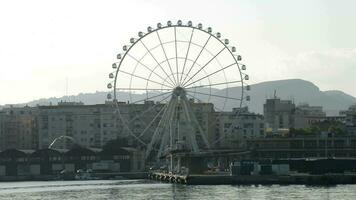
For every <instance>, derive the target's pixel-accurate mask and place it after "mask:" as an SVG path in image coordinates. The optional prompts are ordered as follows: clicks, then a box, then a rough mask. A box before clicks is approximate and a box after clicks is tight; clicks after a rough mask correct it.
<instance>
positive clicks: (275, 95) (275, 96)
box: [273, 90, 277, 99]
mask: <svg viewBox="0 0 356 200" xmlns="http://www.w3.org/2000/svg"><path fill="white" fill-rule="evenodd" d="M276 93H277V91H276V90H274V94H273V97H274V98H275V99H277V94H276Z"/></svg>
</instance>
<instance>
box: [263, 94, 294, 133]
mask: <svg viewBox="0 0 356 200" xmlns="http://www.w3.org/2000/svg"><path fill="white" fill-rule="evenodd" d="M294 110H295V104H294V103H293V102H292V101H290V100H281V99H279V98H276V97H275V98H273V99H267V100H266V103H265V104H264V105H263V114H264V117H265V123H266V127H267V128H269V129H271V131H273V132H275V131H278V129H289V128H292V127H293V126H294V119H293V113H294Z"/></svg>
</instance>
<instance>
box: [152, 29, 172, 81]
mask: <svg viewBox="0 0 356 200" xmlns="http://www.w3.org/2000/svg"><path fill="white" fill-rule="evenodd" d="M156 34H157V37H158V40H159V43H160V44H161V47H162V50H163V53H164V56H165V57H166V60H167V63H168V67H169V69H170V70H171V73H172V74H173V75H174V72H173V70H172V67H171V64H170V62H169V60H168V57H167V53H166V50H165V49H164V46H163V44H162V40H161V36H159V33H158V31H156ZM173 80H174V83H175V85H177V80H176V79H175V78H174V76H173Z"/></svg>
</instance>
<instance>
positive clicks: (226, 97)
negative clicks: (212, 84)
mask: <svg viewBox="0 0 356 200" xmlns="http://www.w3.org/2000/svg"><path fill="white" fill-rule="evenodd" d="M187 91H188V92H192V91H189V90H187ZM194 93H196V94H201V95H205V96H213V97H219V98H224V99H232V100H238V101H241V100H242V99H240V98H234V97H229V96H221V95H216V94H207V93H203V92H197V91H194Z"/></svg>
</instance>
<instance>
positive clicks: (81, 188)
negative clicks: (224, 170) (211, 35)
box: [0, 180, 356, 200]
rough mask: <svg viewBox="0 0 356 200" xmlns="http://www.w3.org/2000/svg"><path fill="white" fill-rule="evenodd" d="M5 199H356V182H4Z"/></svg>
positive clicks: (1, 187) (0, 189)
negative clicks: (321, 184) (313, 184)
mask: <svg viewBox="0 0 356 200" xmlns="http://www.w3.org/2000/svg"><path fill="white" fill-rule="evenodd" d="M0 199H1V200H8V199H9V200H10V199H11V200H23V199H26V200H27V199H28V200H73V199H85V200H94V199H95V200H96V199H130V200H131V199H132V200H135V199H155V200H156V199H158V200H159V199H192V200H195V199H199V200H200V199H218V200H220V199H222V200H227V199H239V200H244V199H246V200H265V199H266V200H267V199H268V200H282V199H298V200H299V199H308V200H309V199H311V200H325V199H326V200H327V199H330V200H331V199H337V200H355V199H356V185H338V186H333V187H311V186H303V185H289V186H285V185H283V186H280V185H270V186H261V185H257V186H255V185H249V186H231V185H215V186H187V185H174V184H165V183H158V182H152V181H144V180H129V181H48V182H11V183H5V182H2V183H0Z"/></svg>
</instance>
